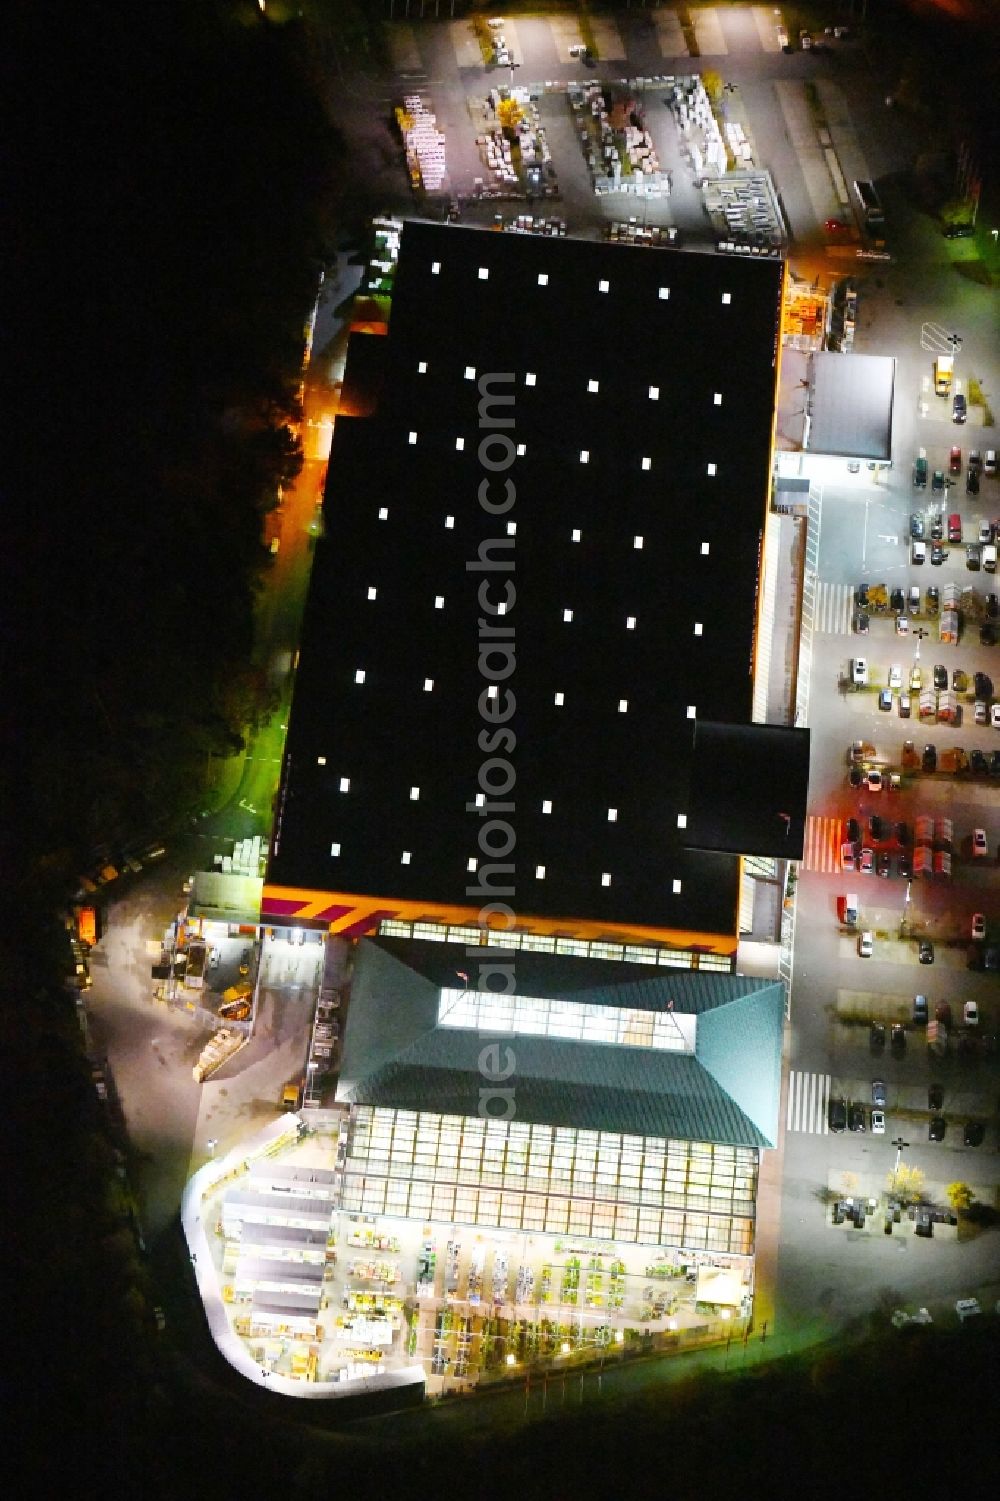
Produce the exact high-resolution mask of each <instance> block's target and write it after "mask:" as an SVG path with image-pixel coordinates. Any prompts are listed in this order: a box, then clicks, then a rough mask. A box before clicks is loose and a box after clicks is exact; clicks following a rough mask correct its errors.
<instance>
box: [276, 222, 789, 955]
mask: <svg viewBox="0 0 1000 1501" xmlns="http://www.w3.org/2000/svg"><path fill="white" fill-rule="evenodd" d="M781 278H782V267H781V266H780V265H779V264H777V263H775V262H757V261H745V260H742V259H730V258H725V257H713V256H708V255H701V254H687V253H683V252H674V251H660V250H652V249H647V248H636V247H626V246H620V245H605V244H596V243H589V242H583V241H576V240H549V239H539V238H532V237H529V236H524V237H521V236H511V235H501V234H494V233H490V232H485V231H479V230H470V229H459V228H456V227H453V226H435V225H430V224H423V223H418V222H410V223H408V224H407V225H406V227H405V230H404V233H403V241H402V249H401V256H400V263H399V269H398V274H397V280H396V289H395V292H394V296H393V305H392V316H391V324H390V333H389V337H388V339H387V340H386V341H385V344H384V346H383V347H384V349H385V355H386V359H385V374H384V384H383V390H382V395H381V399H380V401H379V405H378V410H377V413H376V415H374V416H372V417H370V418H364V419H361V418H351V417H341V418H339V419H338V421H337V427H336V433H335V440H334V446H333V452H332V456H331V463H330V471H329V480H328V485H327V494H326V504H325V516H326V536H325V538H324V540H323V541H322V542H321V543H320V544H319V546H318V548H317V553H316V558H315V562H314V569H313V577H312V585H311V592H310V597H309V603H308V607H307V616H306V621H305V627H304V634H303V640H302V649H301V659H300V666H299V671H298V678H297V682H296V688H295V699H294V705H293V711H292V719H291V725H290V731H289V740H288V752H287V760H286V769H285V779H284V784H283V788H282V805H281V810H280V819H279V824H278V833H277V836H276V841H275V847H274V850H273V855H272V860H271V865H270V870H269V875H268V883H267V888H268V889H267V891H266V893H265V911H267V910H268V895H269V894H270V895H271V896H272V897H274V898H275V901H274V904H273V905H272V909H271V910H273V911H275V912H277V911H281V910H287V911H291V907H290V906H288V905H287V904H286V905H285V906H284V907H283V906H282V903H281V902H280V901H279V900H278V895H277V888H299V889H301V888H310V889H312V890H315V891H322V892H337V893H353V894H363V895H366V896H378V897H381V898H384V899H387V906H386V908H385V909H384V910H386V911H388V910H389V909H390V908H391V900H392V899H398V900H400V901H414V900H416V901H427V902H428V903H430V902H441V903H449V904H458V905H462V904H464V905H466V906H470V905H472V906H477V905H480V904H481V899H477V898H476V897H474V896H470V895H469V892H468V888H469V887H470V886H473V887H474V886H475V884H476V882H477V879H478V877H477V873H476V872H475V869H474V866H473V862H475V861H477V860H478V861H479V862H480V864H482V863H483V862H484V861H486V860H488V859H489V858H490V857H489V856H487V855H484V853H483V851H482V850H481V849H480V847H479V843H478V839H479V834H480V830H481V827H482V825H483V822H484V818H485V815H484V812H483V810H482V809H481V808H477V807H476V795H477V792H479V791H480V781H479V775H480V769H481V767H482V765H483V763H484V762H486V761H488V760H489V759H490V757H491V755H492V756H493V757H495V758H496V759H498V760H501V761H502V760H504V759H509V761H510V763H511V764H512V766H513V769H514V774H515V777H516V780H515V782H514V785H513V787H512V789H511V791H510V792H509V793H508V794H506V795H505V797H504V798H503V799H502V800H503V801H505V802H510V803H512V804H513V807H512V809H511V810H510V811H509V812H505V813H503V815H502V816H503V817H504V818H505V819H507V820H508V821H509V823H510V824H511V826H512V829H513V831H514V836H515V838H516V844H515V846H514V849H513V852H512V853H511V854H510V855H507V856H503V855H501V854H498V855H497V856H496V858H504V859H507V860H511V861H513V862H514V863H515V867H516V868H515V873H514V878H513V881H512V884H513V886H514V888H515V891H514V895H513V897H511V898H507V900H509V902H510V905H511V906H512V907H513V908H514V909H515V911H522V910H523V912H525V913H532V914H537V915H541V916H546V917H551V918H559V917H567V918H569V917H574V916H575V917H583V918H586V919H588V920H592V921H593V922H596V923H598V924H599V923H602V922H606V923H609V924H619V923H625V924H635V925H647V926H650V927H656V928H663V929H669V930H672V931H676V930H687V931H689V932H701V933H728V934H733V933H734V931H735V910H736V896H737V874H738V873H737V867H736V862H735V861H733V860H732V859H730V858H728V857H727V856H725V855H721V854H712V853H700V852H699V853H696V852H691V851H688V850H687V849H685V847H684V846H685V837H686V835H685V819H686V813H687V809H688V806H689V785H690V778H691V776H692V775H694V776H697V768H696V767H693V766H692V731H693V728H694V726H693V722H692V721H693V720H695V719H696V718H697V717H698V716H704V717H705V718H708V719H712V720H715V721H721V722H736V723H745V722H747V721H748V720H749V718H750V711H751V667H752V659H753V653H754V631H755V621H756V603H757V585H758V568H759V552H760V536H761V530H762V527H763V522H764V515H765V509H766V500H767V487H768V473H769V457H770V448H771V434H772V420H773V401H774V389H775V366H776V360H777V349H778V343H779V319H780V300H781ZM356 337H357V336H356ZM369 337H371V336H369ZM484 391H485V392H486V393H487V395H486V399H485V400H484V399H483V392H484ZM500 396H509V397H512V400H511V401H510V403H509V404H507V405H504V404H502V403H501V402H500V401H499V400H497V398H498V397H500ZM504 422H507V423H508V424H509V425H507V426H503V425H502V424H503V423H504ZM487 435H491V436H489V440H488V442H487V443H484V442H483V440H484V438H486V437H487ZM508 460H509V467H503V466H504V465H505V464H506V463H507V462H508ZM491 465H492V466H493V470H492V472H491V468H490V466H491ZM483 501H485V502H486V503H487V505H491V506H492V507H493V513H492V514H491V513H490V511H488V510H487V509H486V507H485V506H484V504H483ZM508 501H509V502H510V503H509V506H508V505H507V502H508ZM481 559H486V560H488V561H490V562H491V563H492V564H494V565H497V566H494V567H492V568H482V567H481V566H480V560H481ZM499 605H503V606H506V608H505V610H504V612H503V614H497V613H492V614H491V613H490V612H491V611H495V610H496V607H497V606H499ZM488 632H493V637H492V639H493V640H494V641H503V643H504V645H505V646H512V648H513V651H512V660H513V662H514V668H513V671H512V672H511V675H510V676H509V677H508V678H506V679H505V680H502V681H497V682H493V681H492V680H491V678H490V676H489V673H490V672H492V671H497V670H499V668H500V666H501V655H500V654H499V653H494V654H493V655H492V656H491V657H489V658H488V659H486V658H484V656H483V646H484V642H485V640H486V638H487V633H488ZM491 686H492V690H493V693H494V697H492V698H490V697H489V694H490V691H491ZM508 711H510V717H509V718H506V719H505V720H504V723H503V724H502V726H501V725H499V724H497V723H496V722H495V720H496V719H501V718H503V717H504V716H505V715H506V714H507V713H508ZM491 715H493V716H495V718H494V722H492V724H491V721H490V716H491ZM502 732H509V733H502ZM490 736H492V737H493V739H492V740H491V739H490V738H489V737H490ZM511 747H513V748H512V749H511ZM493 774H494V775H495V777H496V779H497V785H502V782H503V776H504V774H503V769H502V767H500V766H497V767H494V768H493ZM497 840H498V841H501V835H500V834H499V833H498V834H497ZM500 848H501V843H500V842H498V843H497V849H498V850H499V849H500Z"/></svg>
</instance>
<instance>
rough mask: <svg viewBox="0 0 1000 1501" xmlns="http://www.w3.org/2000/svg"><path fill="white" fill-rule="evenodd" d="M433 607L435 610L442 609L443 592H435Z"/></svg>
mask: <svg viewBox="0 0 1000 1501" xmlns="http://www.w3.org/2000/svg"><path fill="white" fill-rule="evenodd" d="M434 608H435V610H443V609H444V595H443V594H435V596H434Z"/></svg>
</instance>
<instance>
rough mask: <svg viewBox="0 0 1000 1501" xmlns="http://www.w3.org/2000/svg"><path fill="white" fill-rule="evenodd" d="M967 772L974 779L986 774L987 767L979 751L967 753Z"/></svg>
mask: <svg viewBox="0 0 1000 1501" xmlns="http://www.w3.org/2000/svg"><path fill="white" fill-rule="evenodd" d="M969 770H970V771H971V772H972V775H973V776H975V777H985V776H986V775H987V774H988V772H989V766H988V765H987V761H986V757H985V756H984V755H983V753H982V751H981V750H972V751H970V752H969Z"/></svg>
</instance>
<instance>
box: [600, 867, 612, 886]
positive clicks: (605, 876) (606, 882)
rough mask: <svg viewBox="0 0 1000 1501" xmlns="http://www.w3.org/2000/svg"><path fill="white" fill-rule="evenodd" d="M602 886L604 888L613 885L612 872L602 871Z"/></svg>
mask: <svg viewBox="0 0 1000 1501" xmlns="http://www.w3.org/2000/svg"><path fill="white" fill-rule="evenodd" d="M601 885H602V886H610V885H611V872H610V870H602V871H601Z"/></svg>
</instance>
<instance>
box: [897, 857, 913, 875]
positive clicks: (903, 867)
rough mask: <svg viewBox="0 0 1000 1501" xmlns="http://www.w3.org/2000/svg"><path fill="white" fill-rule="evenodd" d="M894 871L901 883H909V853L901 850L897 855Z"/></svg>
mask: <svg viewBox="0 0 1000 1501" xmlns="http://www.w3.org/2000/svg"><path fill="white" fill-rule="evenodd" d="M896 869H897V870H898V872H899V878H900V880H901V881H909V880H910V879H911V878H912V876H913V861H912V860H911V859H910V855H909V851H907V850H903V851H902V853H901V854H900V855H899V858H898V860H897V862H896Z"/></svg>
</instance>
